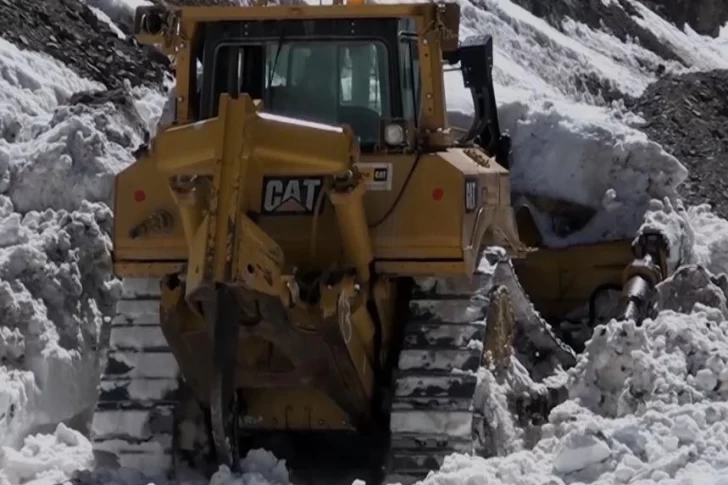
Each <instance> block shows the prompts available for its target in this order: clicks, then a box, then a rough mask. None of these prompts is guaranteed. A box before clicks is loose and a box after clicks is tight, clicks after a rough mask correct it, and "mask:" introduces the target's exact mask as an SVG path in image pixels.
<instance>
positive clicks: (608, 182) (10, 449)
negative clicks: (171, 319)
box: [0, 0, 728, 485]
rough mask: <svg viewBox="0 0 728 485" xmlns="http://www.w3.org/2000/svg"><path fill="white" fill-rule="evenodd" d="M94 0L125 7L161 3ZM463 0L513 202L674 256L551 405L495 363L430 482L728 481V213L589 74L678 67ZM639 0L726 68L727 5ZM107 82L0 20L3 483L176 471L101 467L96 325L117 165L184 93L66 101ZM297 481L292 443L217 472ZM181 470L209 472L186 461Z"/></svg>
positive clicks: (669, 39)
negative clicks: (520, 412)
mask: <svg viewBox="0 0 728 485" xmlns="http://www.w3.org/2000/svg"><path fill="white" fill-rule="evenodd" d="M603 1H605V0H603ZM87 3H88V5H89V6H91V7H92V8H93V11H94V13H95V14H96V15H97V16H98V17H99V18H100V19H102V20H103V21H105V22H107V23H110V24H112V25H113V24H119V25H121V23H123V22H124V21H125V19H126V21H128V18H127V17H128V14H129V13H130V12H131V11H133V8H134V7H136V6H138V5H142V4H143V5H147V4H149V3H148V2H146V1H144V0H88V2H87ZM460 3H461V6H462V8H463V15H464V17H465V18H464V21H463V26H462V31H461V36H465V35H468V34H475V33H480V32H484V31H485V32H494V33H496V35H495V67H494V76H495V81H496V96H497V98H498V101H499V111H500V118H501V126H502V128H503V129H505V130H507V131H508V132H509V133H510V135H511V137H512V141H513V167H512V176H513V187H514V191H515V192H517V193H518V194H520V195H518V194H517V195H518V196H517V197H516V202H517V203H518V204H523V205H525V206H527V207H529V209H530V210H531V212H532V214H534V218H535V220H536V222H537V224H538V225H539V227H540V228H541V229H542V231H543V233H544V235H545V243H546V244H547V245H551V246H564V245H569V244H574V243H580V242H590V241H600V240H605V239H618V238H624V237H630V238H631V237H632V236H634V234H635V233H636V232H637V231H649V230H660V231H661V232H663V233H664V234H665V235H666V237H667V239H668V242H669V246H670V258H669V263H670V267H671V269H672V270H677V271H676V272H675V274H674V275H673V276H671V277H670V278H669V279H668V280H666V281H665V282H663V283H661V284H660V286H659V288H658V296H659V298H658V299H659V301H658V306H659V308H660V310H661V311H660V313H659V314H658V315H657V317H656V318H655V319H654V320H652V319H649V320H647V321H645V322H644V323H643V325H642V326H641V327H635V326H634V324H633V323H631V322H621V321H611V322H609V323H607V324H606V325H601V326H598V327H597V328H596V330H595V332H594V336H593V338H592V339H591V340H590V341H589V342H588V343H587V346H586V350H585V352H584V353H583V354H582V355H580V356H579V360H578V364H577V365H576V367H574V368H573V369H570V370H569V371H568V372H564V371H558V372H557V373H556V374H555V375H553V376H551V377H550V378H549V382H550V383H552V384H553V383H563V385H564V386H565V390H566V392H567V393H568V399H567V400H566V401H565V402H563V403H562V404H560V405H559V406H557V407H556V408H554V409H553V410H552V411H551V413H550V415H549V416H548V422H547V423H546V424H544V425H543V426H530V427H527V428H523V427H522V426H521V424H519V423H518V422H517V420H516V419H515V418H514V416H513V414H512V412H511V410H510V409H509V405H508V402H507V400H506V397H505V396H506V394H507V393H512V392H514V391H517V392H524V393H525V392H528V391H532V390H539V389H541V390H542V389H544V386H545V383H544V382H541V383H535V382H533V381H532V380H531V379H530V378H529V376H528V374H527V372H526V370H525V368H524V367H523V365H521V364H520V363H519V362H518V361H517V360H516V359H515V358H514V359H512V361H511V366H510V368H509V369H508V372H507V373H505V374H504V375H498V376H496V375H495V374H494V373H492V372H490V371H489V370H487V369H481V370H480V372H479V377H480V380H481V385H480V387H479V390H478V395H477V396H476V398H477V399H476V404H477V406H478V407H479V408H480V409H482V410H483V412H484V414H485V416H486V418H487V419H488V422H489V423H491V425H492V427H493V435H494V439H493V449H494V451H495V452H496V454H497V455H498V456H496V457H494V458H490V459H482V458H473V457H468V456H464V455H457V454H456V455H453V456H451V457H449V458H448V459H447V461H446V462H445V464H444V465H443V467H442V469H441V470H439V471H435V472H433V473H431V474H430V476H429V477H428V478H427V479H426V480H424V483H426V484H443V485H444V484H453V485H455V484H457V485H461V484H470V483H472V484H476V483H488V484H492V485H499V484H517V485H531V484H533V485H542V484H553V485H564V484H573V483H593V484H600V485H601V484H604V485H606V484H614V483H625V484H626V483H633V484H649V483H653V482H655V483H658V482H659V483H661V484H665V485H667V484H669V485H673V484H674V485H689V484H690V485H692V484H695V485H697V484H711V485H713V484H714V485H719V484H721V485H723V484H728V402H727V401H728V305H727V304H726V300H727V297H726V292H727V291H728V277H726V275H725V274H726V272H728V221H726V220H724V219H720V218H718V217H717V216H715V215H714V214H712V213H711V212H710V209H709V207H707V206H699V207H687V208H685V207H683V206H682V203H681V202H680V201H679V200H678V197H677V194H676V188H677V187H678V185H679V184H680V183H681V182H682V180H684V179H685V177H686V170H685V168H684V167H683V166H682V165H681V164H680V163H679V161H678V160H676V159H675V158H674V157H672V156H670V155H668V154H667V153H666V152H665V151H664V150H663V149H662V148H661V147H660V146H659V145H657V144H655V143H653V142H651V141H649V140H648V139H647V137H646V136H645V135H644V133H642V132H641V131H640V130H639V125H640V122H641V120H640V119H639V117H638V116H635V115H634V114H631V113H628V112H626V111H625V109H624V108H623V106H621V105H620V104H619V103H609V102H607V101H606V100H605V99H604V97H602V96H598V95H597V96H595V95H594V94H590V93H587V92H586V91H585V90H584V89H583V87H582V86H581V85H580V83H579V82H578V80H577V76H581V75H583V76H596V77H597V78H598V79H599V80H600V81H602V82H603V85H605V86H611V87H612V88H616V89H618V90H620V91H622V92H624V93H627V94H630V95H633V96H638V95H639V94H640V93H641V92H642V91H643V90H644V89H645V87H646V86H647V85H649V84H650V83H651V82H653V81H654V80H655V75H654V71H655V69H656V68H657V67H658V66H660V65H663V66H665V68H666V70H667V71H668V72H669V71H680V70H685V68H682V67H680V66H679V65H678V64H677V63H676V62H673V61H666V60H664V59H661V58H660V57H659V56H657V55H656V54H654V53H652V52H650V51H648V50H646V49H645V48H643V47H641V46H639V45H638V44H636V43H624V42H621V41H620V40H619V39H617V38H615V37H613V36H611V35H608V34H606V33H604V32H601V31H595V30H594V29H591V28H589V27H587V26H585V25H583V24H579V23H577V22H574V21H571V20H566V21H565V22H564V25H563V27H564V31H565V33H562V32H559V31H557V30H556V29H553V28H552V27H550V26H549V25H547V24H546V23H545V22H544V21H542V20H540V19H538V18H536V17H534V16H533V15H531V14H530V13H528V12H527V11H525V10H523V9H522V8H520V7H518V6H516V5H515V4H513V3H511V2H510V1H508V0H483V1H482V2H478V4H482V5H484V6H485V7H487V10H485V9H482V8H476V6H475V5H476V3H475V2H472V3H471V2H470V0H460ZM630 3H631V4H633V5H634V6H635V7H636V8H638V10H639V11H640V12H641V13H642V15H643V18H642V19H638V22H640V23H641V24H642V25H643V26H644V27H645V28H647V29H648V30H650V31H651V32H653V33H654V34H655V35H656V36H657V37H658V38H659V39H661V40H662V42H664V43H665V44H669V45H671V46H672V47H673V48H674V49H675V50H676V51H677V52H678V53H679V55H680V57H681V58H682V59H683V60H684V61H685V62H686V64H687V65H688V68H687V70H692V69H707V68H714V67H728V25H727V26H726V27H724V28H723V29H722V31H721V35H720V37H719V38H718V39H708V38H706V37H702V36H699V35H697V34H696V33H695V32H693V31H692V30H690V29H689V28H686V29H685V30H684V31H680V30H679V29H677V28H675V27H674V26H672V25H670V24H668V23H667V22H665V21H663V20H662V19H660V18H659V17H657V16H656V15H654V14H652V13H651V12H649V11H648V10H646V9H645V8H644V7H643V6H642V5H641V4H639V3H638V2H635V1H633V0H630ZM114 32H115V33H116V35H118V36H120V37H124V36H125V34H124V33H123V31H122V29H119V28H114ZM447 82H448V84H447V95H448V105H449V109H451V110H453V111H462V112H466V113H467V112H470V111H471V107H470V101H469V94H468V93H467V92H466V91H465V89H464V88H463V87H462V82H461V79H460V77H459V75H458V74H457V73H450V74H448V75H447ZM100 87H101V86H100V85H98V84H97V83H94V82H92V81H89V80H85V79H82V78H80V77H78V76H77V75H76V74H74V73H73V72H72V71H71V70H69V69H68V68H66V67H65V66H63V65H61V64H60V63H58V62H56V61H54V60H52V59H50V58H49V57H47V56H45V55H41V54H36V53H30V52H25V51H20V50H18V49H17V48H16V47H15V46H13V45H12V44H10V43H8V42H6V41H4V40H2V39H0V361H1V362H2V367H0V485H16V484H33V485H51V484H56V483H61V482H64V481H66V480H69V479H71V478H73V479H74V481H75V482H76V483H83V484H88V485H91V484H100V483H104V484H107V483H113V484H124V485H144V484H146V483H149V482H150V481H153V482H154V483H158V484H159V485H162V484H163V483H165V480H164V479H159V478H156V479H150V478H148V477H144V476H142V475H141V474H140V473H139V472H135V471H133V470H127V469H122V470H117V471H112V470H104V469H95V468H94V467H95V464H94V462H93V456H92V453H91V445H90V443H89V441H88V439H87V438H86V436H85V433H86V432H87V429H86V427H87V426H88V413H89V410H90V409H91V408H92V406H93V404H94V401H95V399H96V386H97V384H98V372H99V368H100V364H99V361H100V355H99V352H98V350H97V349H98V346H99V338H100V336H101V335H102V334H103V328H104V326H105V325H106V324H107V322H108V317H109V316H110V315H111V313H112V310H113V306H114V303H115V301H116V300H117V299H118V297H119V295H120V292H121V286H120V284H119V283H118V281H116V280H114V279H113V278H110V250H111V241H110V238H109V236H108V234H109V233H110V229H111V224H112V213H111V209H110V205H111V190H112V181H113V175H114V174H115V173H118V171H119V170H121V169H122V168H123V167H125V166H127V165H128V164H129V163H131V162H132V161H133V158H132V156H131V152H132V151H133V150H134V149H135V148H136V147H137V146H138V145H139V143H141V141H142V139H143V136H144V131H145V130H146V131H148V132H150V133H154V131H155V129H156V128H155V127H156V125H157V123H158V122H159V121H160V120H161V122H162V123H166V122H167V121H168V120H169V110H168V108H169V104H168V100H169V99H170V97H171V96H173V95H174V92H173V91H170V92H169V93H168V94H163V93H160V92H157V91H156V90H154V89H150V88H135V89H133V90H130V92H131V95H132V98H133V99H132V106H130V107H127V109H119V108H118V107H115V106H114V105H112V104H111V103H101V104H99V105H98V106H93V107H90V106H85V105H76V106H68V105H67V104H66V103H67V102H68V100H69V98H70V96H71V95H72V94H73V93H75V92H78V91H81V90H88V89H99V88H100ZM167 87H168V88H169V87H171V84H170V83H168V84H167ZM132 107H133V109H132ZM523 194H530V195H531V196H533V195H537V196H540V197H548V198H556V199H559V200H563V201H567V202H569V203H571V204H572V205H573V206H574V207H577V208H587V209H589V210H591V211H592V212H593V213H594V214H595V215H594V217H593V218H592V219H591V221H590V222H589V223H588V224H587V225H586V226H584V227H583V228H581V229H580V230H578V231H572V232H568V233H556V232H554V231H552V230H550V229H549V228H550V227H551V226H552V224H551V221H550V220H549V219H548V218H547V217H546V215H545V214H543V213H541V212H540V211H539V209H538V204H537V203H536V202H535V201H534V200H533V198H528V197H524V196H523ZM103 344H104V342H100V345H102V346H103ZM133 424H135V423H130V425H133ZM73 428H77V430H76V429H73ZM289 480H290V477H289V475H288V471H287V469H286V465H285V462H283V461H280V460H278V459H277V458H276V457H274V456H273V455H271V454H270V453H268V452H266V451H264V450H253V451H251V452H250V453H249V454H248V456H247V457H246V459H245V460H244V462H243V473H242V474H241V475H234V474H232V473H231V472H230V470H228V469H227V468H225V467H221V468H220V470H218V472H217V473H216V474H215V475H214V476H213V477H212V479H211V480H210V481H209V483H210V484H211V485H243V484H244V485H265V484H281V485H283V484H287V483H288V482H289ZM183 481H186V482H187V483H207V481H206V480H204V479H202V478H201V477H199V476H195V475H194V474H190V475H189V477H188V478H186V479H185V480H183Z"/></svg>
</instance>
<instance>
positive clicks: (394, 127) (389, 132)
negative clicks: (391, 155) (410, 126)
mask: <svg viewBox="0 0 728 485" xmlns="http://www.w3.org/2000/svg"><path fill="white" fill-rule="evenodd" d="M384 141H385V142H387V145H392V146H397V145H404V142H405V131H404V127H403V126H402V125H398V124H391V125H387V126H386V127H385V128H384Z"/></svg>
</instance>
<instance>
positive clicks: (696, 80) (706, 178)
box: [627, 70, 728, 218]
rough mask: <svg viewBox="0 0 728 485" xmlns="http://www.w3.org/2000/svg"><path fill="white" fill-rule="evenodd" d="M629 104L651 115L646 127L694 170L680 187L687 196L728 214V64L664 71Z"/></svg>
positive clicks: (646, 130)
mask: <svg viewBox="0 0 728 485" xmlns="http://www.w3.org/2000/svg"><path fill="white" fill-rule="evenodd" d="M627 105H628V107H629V108H630V109H632V110H633V111H634V112H636V113H640V114H641V115H642V116H643V117H644V118H645V120H646V121H647V123H646V124H645V125H644V126H642V127H641V129H642V130H644V131H645V132H646V133H647V134H648V135H649V137H650V138H651V139H652V140H654V141H656V142H658V143H660V144H661V145H662V146H663V147H664V148H665V150H667V151H668V152H670V153H671V154H672V155H674V156H675V157H677V158H678V160H680V162H681V163H682V164H684V165H685V166H686V167H687V169H688V170H689V172H690V173H689V175H688V178H687V180H686V181H685V182H684V184H683V186H682V187H680V188H679V189H678V190H679V191H680V193H681V195H682V197H683V198H684V200H685V202H686V203H687V204H690V205H696V204H700V203H706V202H707V203H710V204H711V205H712V206H713V210H714V211H715V213H716V214H717V215H719V216H720V217H724V218H725V217H728V197H727V194H728V70H714V71H708V72H696V73H690V74H684V75H668V76H665V77H663V78H661V79H659V80H658V81H657V82H655V83H653V84H652V85H650V86H649V87H648V88H647V89H646V90H645V91H644V93H642V96H641V97H640V99H639V100H637V101H635V102H628V103H627ZM697 113H699V115H698V114H697Z"/></svg>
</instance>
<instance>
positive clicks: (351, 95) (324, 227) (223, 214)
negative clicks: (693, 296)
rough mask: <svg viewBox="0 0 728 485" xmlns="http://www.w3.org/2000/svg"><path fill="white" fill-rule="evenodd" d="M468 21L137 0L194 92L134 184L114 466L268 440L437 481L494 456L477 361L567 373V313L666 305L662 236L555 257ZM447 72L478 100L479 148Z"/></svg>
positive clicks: (125, 218)
mask: <svg viewBox="0 0 728 485" xmlns="http://www.w3.org/2000/svg"><path fill="white" fill-rule="evenodd" d="M459 17H460V12H459V7H458V4H457V3H408V4H368V3H365V2H363V1H361V0H359V1H350V2H349V3H346V4H344V3H342V2H341V1H338V0H336V1H334V3H333V4H331V5H263V4H254V5H250V6H245V7H242V6H241V7H222V6H216V7H181V8H176V7H174V8H172V7H167V6H145V7H140V8H138V9H137V11H136V15H135V32H136V37H137V39H138V40H139V41H140V42H142V43H146V44H150V45H156V46H158V47H159V48H160V49H162V50H163V51H164V52H165V53H166V54H168V55H170V56H172V57H173V59H174V69H175V76H176V96H177V97H176V102H175V103H174V121H173V122H172V123H171V124H168V125H164V126H160V127H159V130H158V132H157V133H156V135H155V136H154V137H153V138H152V139H151V141H150V142H149V143H148V144H146V145H145V146H144V147H142V149H141V150H140V151H139V153H138V154H137V161H136V162H135V163H134V164H132V165H131V166H129V167H127V168H126V169H125V170H123V171H122V172H121V173H119V174H118V176H117V178H116V185H115V221H114V232H113V241H114V252H113V258H114V270H115V273H116V274H117V275H118V276H119V277H120V278H122V281H123V295H122V298H121V300H120V301H119V303H118V307H117V316H116V317H115V318H114V320H113V321H112V323H111V328H110V337H109V351H108V355H107V362H106V364H105V370H104V372H103V375H102V376H101V383H100V394H99V401H98V405H97V409H96V412H95V415H94V419H93V424H92V438H93V442H94V448H95V451H96V452H97V456H99V457H110V458H113V459H114V460H115V461H116V463H117V464H119V465H122V466H129V467H134V468H138V469H141V470H142V471H146V472H147V473H150V474H157V473H162V472H169V471H170V470H173V469H174V468H175V466H177V460H178V459H179V458H180V457H185V458H187V459H188V461H189V462H190V463H193V462H196V460H198V459H199V456H200V453H201V452H202V451H204V450H207V451H208V452H209V453H211V455H210V456H212V457H214V462H213V465H214V466H217V465H220V464H224V465H228V466H230V467H231V468H235V467H236V466H237V465H238V464H239V460H240V456H241V454H244V453H245V451H246V450H248V449H250V448H253V447H263V448H267V449H270V450H272V451H274V452H275V453H276V454H278V455H279V457H283V458H288V459H289V462H290V463H295V461H296V457H297V456H300V455H302V454H304V453H306V452H307V451H310V450H311V449H314V448H317V449H319V450H323V451H321V452H320V454H321V456H327V457H333V456H336V457H337V458H336V463H337V464H338V465H339V466H343V465H342V464H343V463H344V461H343V460H344V458H338V456H339V455H345V454H346V453H347V452H353V453H355V454H357V455H358V457H359V458H362V457H364V459H366V460H368V465H367V466H369V465H371V467H372V468H373V469H375V470H377V473H382V474H383V475H381V476H383V477H385V478H386V479H387V480H398V481H406V480H411V479H418V478H422V477H424V476H425V475H426V474H427V473H428V471H429V470H432V469H436V468H438V467H439V465H440V464H441V463H442V460H443V458H444V457H445V456H446V455H448V454H451V453H454V452H462V453H479V454H482V455H487V454H488V453H489V450H490V451H492V448H493V447H492V443H489V440H492V439H493V438H492V433H491V432H490V425H489V423H488V422H487V420H486V419H485V418H484V416H483V413H482V409H478V406H476V405H474V402H473V401H474V397H475V394H476V390H477V371H478V369H479V368H481V367H482V366H486V367H490V368H491V369H498V368H503V367H504V366H507V365H508V362H510V359H511V356H512V353H513V347H514V342H515V341H516V340H518V339H520V340H521V341H522V342H525V343H524V344H523V345H522V346H521V352H522V353H523V352H526V353H531V354H532V355H531V356H530V357H532V360H533V362H535V361H536V360H538V362H547V363H548V366H550V367H551V368H553V367H554V366H557V365H560V366H562V367H568V366H570V365H573V364H574V362H575V353H574V351H573V350H572V348H570V347H569V346H568V345H566V344H565V343H564V340H563V338H562V337H561V336H560V335H558V332H555V331H554V330H553V328H552V327H551V326H550V325H549V323H547V321H558V319H559V318H561V317H563V316H564V315H565V314H566V313H568V312H569V311H572V310H573V309H575V308H577V307H581V306H584V305H590V303H591V305H590V308H591V307H593V301H591V300H593V297H594V295H595V292H596V291H597V290H599V289H600V288H604V287H616V288H618V289H620V290H621V291H622V294H623V299H622V304H621V307H620V310H619V316H622V317H630V318H636V319H640V318H642V317H643V316H644V315H645V314H646V312H647V311H648V309H649V296H650V293H651V291H652V289H653V288H654V285H655V283H656V282H657V281H659V279H660V278H661V277H663V276H662V275H664V274H665V264H664V259H665V246H664V244H663V243H662V242H661V241H660V240H659V237H657V238H652V237H642V238H640V239H639V240H638V241H637V242H636V243H635V244H633V245H631V244H630V241H614V242H607V243H600V244H595V245H590V246H583V247H577V248H569V249H568V250H565V249H548V248H539V247H538V246H539V235H538V231H537V230H536V228H535V226H534V224H533V220H531V219H530V218H529V216H528V213H527V211H526V212H523V211H516V210H514V208H513V207H512V204H511V187H510V180H509V172H508V167H509V161H508V157H509V152H510V150H509V143H508V137H507V136H504V135H502V134H501V132H500V127H499V125H498V116H497V111H496V103H495V99H494V93H493V81H492V77H491V72H492V59H493V41H492V38H491V37H489V36H484V37H482V38H476V39H469V40H466V41H463V42H460V41H459V40H458V31H459ZM447 66H454V67H456V68H459V69H460V70H461V71H462V74H463V81H464V83H465V86H466V87H467V88H469V89H470V92H471V93H472V95H473V106H474V115H473V120H472V126H471V127H470V129H468V130H466V132H465V133H464V134H461V136H456V135H455V132H454V131H453V130H451V129H450V128H449V127H448V119H447V111H446V106H445V85H444V74H443V71H444V69H445V68H446V67H447ZM519 234H521V235H520V236H519ZM625 268H626V271H625ZM516 273H517V276H518V279H517V278H516ZM519 281H520V283H519ZM527 295H530V300H529V296H527ZM531 301H533V305H532V304H531ZM534 305H535V309H534ZM535 310H538V312H537V311H535ZM592 320H593V318H592ZM554 328H555V327H554ZM517 347H518V346H517ZM523 349H526V350H523ZM536 355H538V359H536ZM531 367H532V370H534V369H536V367H537V365H536V364H533V365H532V366H531ZM534 372H535V370H534ZM195 420H197V421H195ZM195 422H202V423H203V424H204V426H203V428H204V432H203V433H202V435H203V436H200V432H199V426H197V425H195V424H194V423H195ZM355 442H356V443H360V444H361V446H360V447H357V446H354V443H355ZM291 443H292V444H291ZM286 447H288V448H286ZM321 447H323V448H321ZM357 449H358V450H359V451H356V452H354V450H357ZM286 450H288V451H286ZM361 450H364V451H363V452H362V451H361ZM100 459H101V458H100ZM316 459H318V458H316ZM380 478H381V477H380Z"/></svg>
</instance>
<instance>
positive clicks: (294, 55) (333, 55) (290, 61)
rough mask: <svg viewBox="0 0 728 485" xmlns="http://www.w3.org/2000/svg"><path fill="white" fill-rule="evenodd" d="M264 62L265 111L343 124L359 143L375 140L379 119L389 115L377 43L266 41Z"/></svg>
mask: <svg viewBox="0 0 728 485" xmlns="http://www.w3.org/2000/svg"><path fill="white" fill-rule="evenodd" d="M265 59H266V69H265V93H264V106H265V111H267V112H269V113H274V114H279V115H283V116H290V117H293V118H298V119H303V120H307V121H315V122H319V123H328V124H333V125H340V124H344V123H346V124H348V125H349V126H351V128H352V129H353V130H354V133H355V134H356V135H357V136H358V137H359V142H360V143H361V144H362V145H372V144H375V143H377V142H378V140H379V129H380V119H382V118H390V117H391V114H390V113H391V107H390V103H391V102H390V96H389V89H388V88H389V79H388V72H389V71H388V59H387V49H386V47H385V45H384V44H383V43H381V42H378V41H350V42H340V41H336V42H333V41H328V42H310V41H306V42H296V41H291V42H286V43H284V44H282V45H281V44H279V43H278V42H270V43H268V44H267V45H266V55H265Z"/></svg>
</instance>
